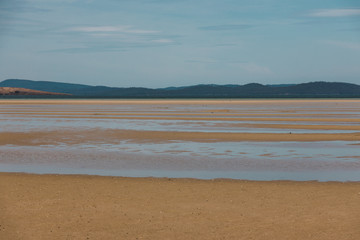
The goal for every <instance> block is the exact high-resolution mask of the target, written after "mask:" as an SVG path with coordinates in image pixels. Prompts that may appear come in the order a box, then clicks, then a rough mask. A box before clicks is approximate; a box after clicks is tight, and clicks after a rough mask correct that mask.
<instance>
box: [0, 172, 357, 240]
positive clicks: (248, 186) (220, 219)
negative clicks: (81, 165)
mask: <svg viewBox="0 0 360 240" xmlns="http://www.w3.org/2000/svg"><path fill="white" fill-rule="evenodd" d="M0 190H1V192H2V194H1V195H0V210H1V213H2V214H1V215H0V238H1V239H359V237H360V229H359V227H358V226H359V225H360V218H359V216H360V204H359V203H360V183H358V182H357V183H351V182H347V183H340V182H326V183H319V182H292V181H267V182H257V181H239V180H229V179H227V180H225V179H222V180H221V179H218V180H196V179H168V178H121V177H99V176H79V175H29V174H11V173H2V174H0Z"/></svg>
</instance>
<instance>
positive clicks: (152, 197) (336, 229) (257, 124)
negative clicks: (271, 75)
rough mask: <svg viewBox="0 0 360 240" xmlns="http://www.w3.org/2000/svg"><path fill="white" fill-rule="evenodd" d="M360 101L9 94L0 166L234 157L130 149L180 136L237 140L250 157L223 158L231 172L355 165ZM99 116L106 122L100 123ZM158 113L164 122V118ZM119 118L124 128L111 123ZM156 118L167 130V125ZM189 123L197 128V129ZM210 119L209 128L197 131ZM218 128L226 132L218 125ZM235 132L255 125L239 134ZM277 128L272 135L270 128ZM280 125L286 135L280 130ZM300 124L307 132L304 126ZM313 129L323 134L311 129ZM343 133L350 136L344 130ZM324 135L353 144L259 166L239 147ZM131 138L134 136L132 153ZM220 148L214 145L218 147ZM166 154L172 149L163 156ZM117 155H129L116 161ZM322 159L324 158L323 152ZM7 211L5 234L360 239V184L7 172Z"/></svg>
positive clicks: (0, 222) (1, 176) (265, 160)
mask: <svg viewBox="0 0 360 240" xmlns="http://www.w3.org/2000/svg"><path fill="white" fill-rule="evenodd" d="M359 104H360V100H356V99H352V100H298V99H297V100H1V101H0V117H1V119H0V126H1V128H0V131H1V132H0V147H2V148H1V149H0V157H1V158H3V159H1V158H0V163H2V164H9V163H12V162H15V163H16V164H19V166H21V164H23V165H24V166H26V165H27V164H29V165H31V164H35V165H34V166H43V165H44V166H46V164H50V165H51V166H54V167H55V168H56V167H57V166H58V165H57V164H58V163H59V162H61V161H62V162H63V163H64V164H65V165H66V164H69V166H72V165H71V164H74V161H75V162H76V161H79V163H78V165H79V167H83V166H88V165H83V164H84V163H85V162H83V161H84V160H83V159H85V160H86V159H91V158H90V157H89V156H92V158H95V159H92V160H91V161H90V160H89V161H88V162H89V163H88V162H87V163H86V164H89V166H90V167H91V166H92V165H94V166H98V165H99V164H100V163H101V164H109V162H110V163H111V161H113V162H114V164H115V163H116V164H119V166H118V168H115V169H118V170H119V169H121V168H122V167H124V166H128V167H131V168H135V169H136V168H139V169H141V168H154V169H160V170H161V168H162V167H164V168H166V166H168V168H169V169H172V167H174V166H175V167H178V165H181V164H182V165H184V166H182V165H181V166H180V167H179V168H180V169H182V170H184V169H188V168H190V169H197V168H198V169H200V170H204V169H205V170H207V168H209V169H210V170H214V169H219V167H221V166H224V165H226V164H224V162H222V160H224V159H225V156H222V155H221V154H222V153H221V151H225V150H226V149H223V150H221V151H220V150H219V154H220V156H219V158H214V157H213V159H212V158H210V156H209V157H206V156H205V157H203V156H198V158H201V159H202V161H193V160H196V159H195V158H191V157H187V156H185V157H184V156H183V157H181V158H180V157H177V155H176V154H178V153H181V152H182V151H184V149H182V148H181V146H182V145H179V146H180V147H179V148H176V149H163V150H161V151H160V150H159V155H157V153H156V154H155V153H154V154H148V155H146V154H144V155H136V154H133V153H131V152H128V151H127V150H126V146H129V144H135V145H136V146H137V145H138V146H139V148H141V146H144V145H141V144H148V145H146V146H147V147H149V146H150V145H149V144H153V145H155V146H157V145H159V146H160V144H163V143H167V144H169V143H172V142H176V141H179V142H181V144H185V145H186V144H187V145H186V146H188V145H196V143H198V144H200V145H201V144H203V143H204V144H206V145H211V144H213V145H211V146H215V145H214V143H218V142H219V143H221V142H223V143H225V145H226V144H228V143H229V142H233V143H239V146H240V147H239V148H238V149H237V148H234V149H237V150H238V152H239V153H235V152H233V153H231V152H230V153H227V154H229V155H231V154H233V155H234V156H235V157H236V158H239V159H242V160H241V161H242V162H236V161H237V159H235V160H236V161H235V160H234V164H233V165H232V162H231V161H233V160H231V159H230V160H229V159H228V160H226V161H227V162H231V164H230V165H229V164H228V165H226V166H227V167H229V169H226V170H231V169H233V167H232V166H237V168H235V169H238V168H239V169H245V170H246V169H247V168H248V169H250V170H254V169H257V168H259V166H260V167H261V166H263V167H264V168H265V167H266V169H268V168H269V166H272V167H273V168H275V169H270V170H274V171H275V170H277V169H280V170H281V169H282V168H287V167H288V168H290V169H291V170H292V171H293V170H294V169H295V170H296V169H297V168H299V167H300V169H305V170H306V169H307V167H306V166H307V165H306V166H305V167H303V168H301V166H302V164H305V163H306V162H309V163H310V162H313V163H311V164H309V165H308V166H310V167H311V169H313V168H314V166H315V167H316V166H317V167H318V168H319V169H325V170H327V169H330V170H331V169H333V168H334V169H336V168H339V166H340V169H342V170H348V169H354V171H355V172H356V169H358V165H359V161H358V158H359V156H358V155H357V154H356V153H355V154H354V153H353V152H354V150H352V148H350V147H349V146H350V145H351V146H355V145H358V144H359V143H358V142H359V141H360V132H359V130H360V125H359V123H360V120H359V119H360V118H359V113H360V108H359V106H360V105H359ZM102 120H106V122H104V123H102V124H98V125H96V124H97V123H98V122H99V121H102ZM117 120H126V121H127V120H129V121H131V120H136V121H140V124H143V125H140V128H141V127H144V128H145V127H147V130H146V131H142V130H141V129H140V130H137V129H136V128H135V127H137V126H138V125H136V126H135V127H134V129H128V128H127V127H129V126H130V127H133V126H134V125H131V124H134V123H131V124H130V125H126V124H125V123H124V122H120V121H119V122H116V121H117ZM154 120H156V121H159V122H157V123H156V124H158V125H156V124H155V125H154V122H153V121H154ZM112 121H114V122H115V127H114V128H113V129H110V128H109V127H108V125H110V124H111V123H112ZM161 121H164V122H161ZM194 121H197V122H196V124H195V123H194ZM67 122H69V124H67ZM85 123H87V124H88V125H86V124H85ZM93 123H95V125H91V124H93ZM122 124H124V125H122ZM137 124H139V122H137ZM151 124H153V125H151ZM89 126H90V127H89ZM159 126H160V128H163V129H160V130H158V129H157V128H159ZM185 126H186V127H189V128H190V129H191V128H193V129H191V131H189V130H188V129H187V128H186V127H185ZM202 126H206V127H208V128H203V129H200V128H199V129H198V128H196V127H202ZM212 128H214V129H216V130H219V129H220V130H219V132H211V131H209V129H210V130H212ZM237 128H253V129H255V130H256V131H258V132H251V133H249V132H231V131H232V130H233V129H237ZM154 129H155V130H154ZM204 129H205V130H204ZM268 129H270V132H266V131H265V130H268ZM279 129H280V130H285V131H286V132H285V133H284V132H282V133H279V132H277V131H278V130H279ZM299 129H300V130H307V131H309V132H308V133H301V132H295V131H296V130H299ZM315 130H316V131H320V132H316V133H315V132H312V131H315ZM344 130H346V131H348V132H339V131H344ZM321 141H324V142H330V141H332V142H334V143H333V144H331V147H332V150H333V151H342V147H341V146H346V145H337V143H336V142H337V141H347V142H348V144H349V146H347V148H346V149H348V150H347V151H350V150H351V151H352V152H350V153H344V154H343V155H344V156H342V155H341V154H339V155H334V156H332V155H331V153H328V151H327V149H326V148H325V149H324V150H323V151H324V154H326V153H327V154H330V155H328V157H331V156H332V157H334V158H337V159H338V160H337V162H326V161H325V160H320V161H316V160H317V159H312V158H314V157H315V156H311V153H310V158H309V159H307V158H305V157H306V156H305V155H300V156H304V157H303V158H300V159H295V160H291V161H283V160H281V161H278V160H277V159H278V158H279V153H277V152H271V153H269V152H264V151H259V154H260V155H259V156H258V157H261V159H260V160H259V161H258V162H260V163H262V164H260V165H259V164H258V163H257V164H255V163H254V159H252V158H250V159H244V157H243V154H245V153H242V152H241V151H244V150H243V149H241V146H243V147H244V146H248V145H240V144H241V142H255V143H264V144H265V145H266V144H268V143H271V142H278V143H279V144H283V145H286V144H289V143H290V142H292V144H295V145H291V146H296V144H298V143H297V142H303V143H304V144H305V146H308V145H307V144H310V145H311V144H312V143H314V142H321ZM124 142H126V143H127V144H128V145H126V146H125V149H124V146H122V144H124ZM306 142H309V143H306ZM107 145H114V146H115V147H117V150H114V151H102V146H107ZM163 145H164V146H168V145H166V144H163ZM185 145H184V146H185ZM229 145H230V144H229ZM265 145H264V146H265ZM298 145H300V146H304V145H301V144H298ZM88 146H96V147H98V148H99V149H100V150H99V149H97V148H95V149H93V150H91V149H90V148H88ZM256 146H257V145H256ZM259 146H260V145H259ZM264 146H262V147H260V150H261V149H263V148H264ZM324 146H326V144H324ZM338 146H340V147H338ZM337 147H338V148H337ZM77 148H80V150H78V149H77ZM155 148H156V147H155ZM274 149H277V148H274ZM304 149H306V148H304ZM337 149H339V150H337ZM135 150H136V149H135ZM286 150H287V151H288V154H290V155H289V156H288V157H287V156H285V158H290V159H291V158H292V157H294V156H295V155H296V154H295V153H296V152H295V151H296V150H297V148H296V147H294V149H293V148H292V147H289V148H287V149H286ZM36 151H38V152H36ZM51 151H53V153H52V155H51V154H50V152H51ZM139 151H140V150H139ZM212 151H213V154H216V153H217V149H214V150H212ZM164 153H166V154H173V155H171V156H170V155H161V154H164ZM299 153H300V152H299ZM46 154H49V155H48V156H47V155H46ZM349 154H352V155H351V156H350V155H349ZM112 155H114V156H118V157H120V158H125V159H124V160H122V159H118V158H115V157H114V158H109V159H107V157H109V156H112ZM291 155H294V156H291ZM347 155H349V156H347ZM353 155H354V156H353ZM53 156H55V157H53ZM48 157H50V159H49V158H48ZM76 157H77V158H78V159H77V158H76ZM4 158H6V159H4ZM17 158H19V160H16V159H17ZM127 158H128V159H127ZM162 158H164V159H168V161H169V162H166V161H165V160H164V159H162ZM315 158H326V156H325V155H324V156H320V155H318V154H317V155H316V157H315ZM103 159H106V161H104V162H102V160H103ZM139 159H140V160H139ZM159 159H160V160H159ZM343 159H344V160H343ZM349 159H350V160H349ZM60 160H61V161H60ZM80 160H81V161H80ZM120 160H121V161H123V162H121V161H120ZM180 160H181V161H180ZM185 160H186V161H185ZM99 161H100V162H99ZM212 161H213V162H212ZM160 163H161V166H158V164H160ZM175 163H176V164H175ZM36 164H38V165H36ZM42 164H43V165H42ZM101 164H100V165H101ZM166 164H167V165H166ZM206 164H210V165H209V166H207V165H206ZM211 164H213V165H211ZM236 164H238V165H236ZM109 166H110V167H111V166H117V165H111V164H110V165H109ZM109 166H106V167H109ZM294 166H295V168H294ZM246 167H247V168H246ZM253 168H254V169H253ZM124 171H127V168H124ZM325 173H326V172H325ZM0 213H1V214H0V239H360V228H359V226H360V182H293V181H266V182H261V181H241V180H229V179H227V180H196V179H175V178H172V179H167V178H123V177H100V176H87V175H83V176H81V175H31V174H21V173H0Z"/></svg>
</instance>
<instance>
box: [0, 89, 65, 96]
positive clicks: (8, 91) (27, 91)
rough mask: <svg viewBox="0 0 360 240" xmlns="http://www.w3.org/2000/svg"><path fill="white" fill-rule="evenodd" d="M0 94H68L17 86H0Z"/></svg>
mask: <svg viewBox="0 0 360 240" xmlns="http://www.w3.org/2000/svg"><path fill="white" fill-rule="evenodd" d="M0 95H6V96H24V95H42V96H65V95H70V94H64V93H54V92H45V91H39V90H32V89H27V88H17V87H0Z"/></svg>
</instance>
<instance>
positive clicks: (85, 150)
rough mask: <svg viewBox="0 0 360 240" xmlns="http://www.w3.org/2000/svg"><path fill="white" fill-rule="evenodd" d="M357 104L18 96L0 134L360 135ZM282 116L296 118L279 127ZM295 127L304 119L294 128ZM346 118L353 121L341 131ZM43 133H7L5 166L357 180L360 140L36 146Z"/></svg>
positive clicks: (0, 159)
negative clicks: (73, 100)
mask: <svg viewBox="0 0 360 240" xmlns="http://www.w3.org/2000/svg"><path fill="white" fill-rule="evenodd" d="M44 101H47V102H46V103H45V102H44ZM50 102H51V101H50ZM259 103H260V104H259ZM359 106H360V101H359V100H351V101H350V100H349V101H338V100H329V101H312V102H311V104H310V103H309V102H307V101H304V100H299V101H290V102H289V101H281V100H277V101H275V100H271V101H263V100H262V101H212V102H206V101H199V102H195V103H192V104H189V103H188V102H186V101H177V102H170V103H169V102H167V101H143V102H142V101H124V100H119V101H117V100H111V101H106V100H100V101H99V100H97V101H94V100H92V101H90V100H88V101H87V100H82V101H81V102H78V103H77V104H69V102H67V101H66V100H65V101H54V100H52V102H51V103H49V100H43V102H42V101H41V100H38V101H36V102H33V103H31V101H24V102H20V101H17V102H16V101H13V102H7V103H6V104H2V105H0V134H1V133H3V134H4V133H6V132H7V133H9V132H10V133H23V132H28V133H35V132H45V133H46V132H50V131H65V130H70V131H72V130H74V134H77V133H81V131H83V130H84V131H87V130H97V131H98V130H100V131H98V132H99V133H100V134H101V130H134V131H165V132H172V133H176V132H222V133H237V132H238V133H289V132H291V133H293V134H296V133H331V134H334V133H354V132H360V129H359V126H360V120H359V119H360V114H359V113H360V109H359ZM267 114H270V115H267ZM194 117H195V118H196V120H194ZM277 119H281V120H277ZM291 119H296V121H292V120H291ZM315 119H316V121H315ZM343 119H346V121H343ZM261 124H272V126H269V127H264V126H261ZM282 124H290V125H289V126H287V127H282V126H281V125H282ZM292 125H293V126H303V127H302V129H297V128H295V127H294V128H291V126H292ZM307 125H311V126H320V125H328V126H329V128H328V129H326V128H325V129H320V128H318V129H317V128H315V129H310V128H309V127H307ZM344 126H345V127H349V129H342V127H344ZM357 129H359V130H357ZM34 136H35V135H34ZM104 136H105V135H104ZM84 137H85V138H86V135H85V136H84ZM68 138H71V136H68ZM0 139H1V136H0ZM37 140H38V139H32V140H29V141H28V142H26V141H25V142H21V143H20V142H19V143H17V144H14V145H10V144H6V139H5V140H4V141H3V144H2V145H0V170H1V171H3V172H28V173H40V174H46V173H55V174H95V175H105V176H125V177H149V176H150V177H180V178H188V177H190V178H201V179H212V178H233V179H247V180H299V181H304V180H317V181H360V150H359V146H360V145H359V143H360V138H359V141H320V142H261V140H260V141H257V142H244V141H239V142H224V141H220V142H210V143H207V142H196V141H191V139H189V140H187V141H168V140H166V141H165V140H164V141H156V142H148V141H147V142H142V141H139V140H137V141H134V140H132V139H129V140H123V139H119V141H108V140H107V139H106V138H105V137H104V138H103V139H102V140H98V141H96V142H88V141H86V139H85V140H84V141H80V142H75V143H73V142H71V141H68V140H66V139H57V141H56V142H51V143H50V142H49V144H44V143H41V144H37V143H36V141H37ZM42 142H43V141H42Z"/></svg>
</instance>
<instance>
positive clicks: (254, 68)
mask: <svg viewBox="0 0 360 240" xmlns="http://www.w3.org/2000/svg"><path fill="white" fill-rule="evenodd" d="M239 65H240V68H241V69H243V70H245V71H247V72H249V73H252V74H264V75H270V74H273V72H272V71H271V70H270V68H268V67H264V66H259V65H257V64H255V63H240V64H239Z"/></svg>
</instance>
